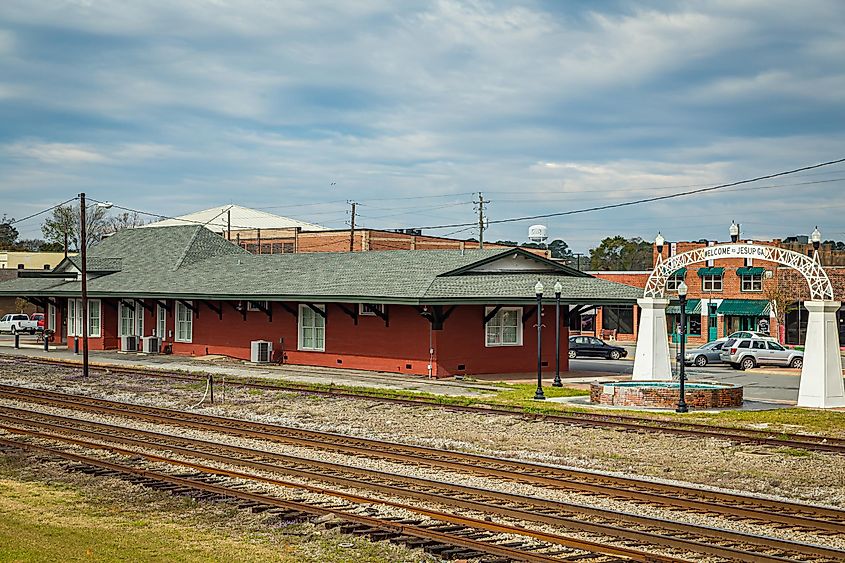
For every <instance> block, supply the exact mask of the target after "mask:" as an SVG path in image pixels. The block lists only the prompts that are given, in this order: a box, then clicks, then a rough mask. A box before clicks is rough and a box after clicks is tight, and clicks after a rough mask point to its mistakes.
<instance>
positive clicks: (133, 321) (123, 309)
mask: <svg viewBox="0 0 845 563" xmlns="http://www.w3.org/2000/svg"><path fill="white" fill-rule="evenodd" d="M117 309H118V310H117V335H118V336H138V334H137V330H138V308H137V307H136V306H135V305H134V304H133V305H132V307H127V306H126V305H124V304H123V301H119V302H118V304H117ZM124 316H127V317H128V318H126V319H125V320H126V321H127V323H129V325H130V327H129V330H128V331H127V330H126V327H125V326H124V322H123V321H124Z"/></svg>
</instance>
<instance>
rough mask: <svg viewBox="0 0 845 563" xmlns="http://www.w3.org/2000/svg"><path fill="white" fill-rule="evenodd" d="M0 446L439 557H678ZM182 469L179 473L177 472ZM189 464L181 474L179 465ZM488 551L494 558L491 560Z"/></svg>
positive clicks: (198, 469)
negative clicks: (313, 519)
mask: <svg viewBox="0 0 845 563" xmlns="http://www.w3.org/2000/svg"><path fill="white" fill-rule="evenodd" d="M0 446H2V447H3V448H5V449H20V450H24V451H28V452H30V453H34V454H38V455H40V456H42V457H43V458H45V459H48V460H62V461H64V462H70V463H74V464H77V467H70V468H71V469H77V470H82V471H84V472H86V473H89V474H92V475H95V476H98V477H120V478H125V479H127V480H129V481H131V482H133V483H136V484H139V485H143V486H147V487H152V488H155V489H158V490H162V491H166V492H169V493H171V494H189V495H190V496H193V497H195V498H197V499H198V500H206V501H210V500H236V501H238V502H239V504H238V506H239V508H245V509H249V510H251V511H253V512H263V511H265V510H273V511H277V512H276V513H277V514H279V516H280V517H282V518H295V519H299V518H300V517H301V516H302V515H305V516H331V517H333V518H335V519H337V520H336V521H334V522H329V523H327V524H326V525H331V526H337V527H340V529H341V531H342V532H345V533H356V534H364V535H367V536H369V537H370V538H372V539H374V540H385V539H387V540H391V541H395V542H397V543H404V544H406V545H409V546H411V547H422V548H424V549H426V550H427V551H429V552H432V553H435V554H437V555H438V556H440V557H446V558H449V559H453V558H478V557H482V558H484V560H485V561H491V562H492V561H497V562H505V561H527V562H534V563H557V562H560V561H589V562H590V563H617V562H623V561H641V562H655V563H675V562H680V561H684V560H683V559H679V558H675V557H669V556H663V555H658V554H652V553H646V552H642V551H639V550H636V549H632V548H628V547H617V546H613V545H605V544H600V543H595V542H590V541H586V540H581V539H577V538H570V537H565V536H560V535H556V534H551V533H548V532H543V531H533V530H526V529H525V528H521V527H517V526H511V525H507V524H501V523H495V522H489V521H485V520H478V519H474V518H471V517H467V516H461V515H455V514H447V513H443V512H438V511H435V510H428V509H424V508H420V507H415V506H411V505H403V504H401V503H395V502H388V501H375V502H376V503H378V504H382V505H385V506H389V507H391V508H393V509H399V510H404V511H408V512H411V513H414V514H416V515H417V517H416V518H402V517H397V516H395V515H379V516H370V515H368V514H367V513H368V512H372V506H373V502H374V501H373V500H372V499H369V498H366V497H361V496H357V495H353V494H349V493H341V492H338V491H333V490H329V489H321V488H319V487H311V486H306V485H301V484H298V483H288V482H285V481H281V480H277V479H270V478H263V479H260V480H261V481H262V482H263V483H265V484H267V485H272V486H277V487H288V488H296V489H298V490H302V491H307V492H309V493H317V494H321V495H324V496H325V497H328V498H327V499H325V500H324V499H321V498H320V497H317V498H314V497H313V496H312V497H310V498H307V499H302V498H300V499H283V498H278V497H277V496H274V495H271V494H267V493H259V492H255V491H254V490H253V489H252V488H251V487H249V486H248V484H247V485H245V482H246V483H248V482H249V481H256V480H259V479H258V478H257V477H256V476H254V475H248V474H244V473H240V472H237V471H232V470H223V469H218V468H215V467H209V466H203V465H200V464H191V463H186V462H184V461H180V460H174V459H170V458H167V457H162V456H153V455H149V454H138V453H137V452H134V451H131V450H121V449H119V448H111V450H112V451H113V452H116V453H119V454H122V456H124V459H127V460H128V461H122V462H121V463H117V462H115V461H113V460H105V459H102V458H98V457H95V456H92V455H81V454H79V453H73V452H68V451H64V450H60V449H56V448H54V447H47V446H43V445H40V444H36V443H30V442H25V441H20V440H9V439H5V438H0ZM77 446H82V447H86V446H87V447H91V448H97V447H98V445H97V444H93V443H90V444H89V443H86V442H83V441H77ZM139 457H142V458H144V461H146V462H148V463H153V464H156V465H158V466H160V465H167V466H172V467H171V468H170V469H169V470H162V469H160V468H156V469H150V468H149V467H148V466H145V464H143V463H139V461H138V458H139ZM177 468H178V469H181V471H177ZM186 469H187V470H188V471H187V472H185V470H186ZM489 556H493V557H494V559H490V558H489Z"/></svg>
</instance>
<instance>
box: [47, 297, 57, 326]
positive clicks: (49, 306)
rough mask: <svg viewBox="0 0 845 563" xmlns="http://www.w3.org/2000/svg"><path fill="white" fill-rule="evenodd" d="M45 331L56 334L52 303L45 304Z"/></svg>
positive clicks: (54, 313)
mask: <svg viewBox="0 0 845 563" xmlns="http://www.w3.org/2000/svg"><path fill="white" fill-rule="evenodd" d="M47 330H52V331H53V332H56V306H55V305H53V304H52V303H48V304H47Z"/></svg>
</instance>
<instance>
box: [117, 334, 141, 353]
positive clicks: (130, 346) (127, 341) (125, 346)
mask: <svg viewBox="0 0 845 563" xmlns="http://www.w3.org/2000/svg"><path fill="white" fill-rule="evenodd" d="M120 350H121V351H123V352H137V351H138V337H137V336H121V337H120Z"/></svg>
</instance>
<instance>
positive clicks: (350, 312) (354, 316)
mask: <svg viewBox="0 0 845 563" xmlns="http://www.w3.org/2000/svg"><path fill="white" fill-rule="evenodd" d="M335 305H337V306H338V307H340V310H341V311H343V312H344V313H346V314H347V315H349V317H350V318H351V319H352V321H353V322H354V323H355V325H357V324H358V307H356V306H355V305H356V304H355V303H353V304H352V308H351V309H347V308H346V305H344V304H343V303H335Z"/></svg>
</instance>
